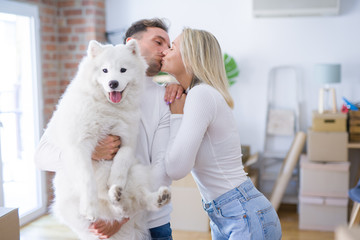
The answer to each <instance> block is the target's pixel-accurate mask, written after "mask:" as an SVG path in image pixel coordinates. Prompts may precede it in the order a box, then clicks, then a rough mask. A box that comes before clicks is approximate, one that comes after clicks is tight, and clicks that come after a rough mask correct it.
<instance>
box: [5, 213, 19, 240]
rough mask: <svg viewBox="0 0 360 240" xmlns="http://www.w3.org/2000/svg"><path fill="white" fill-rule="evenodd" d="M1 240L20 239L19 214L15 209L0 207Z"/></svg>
mask: <svg viewBox="0 0 360 240" xmlns="http://www.w3.org/2000/svg"><path fill="white" fill-rule="evenodd" d="M0 236H1V237H0V238H1V240H18V239H20V225H19V213H18V209H17V208H4V207H0Z"/></svg>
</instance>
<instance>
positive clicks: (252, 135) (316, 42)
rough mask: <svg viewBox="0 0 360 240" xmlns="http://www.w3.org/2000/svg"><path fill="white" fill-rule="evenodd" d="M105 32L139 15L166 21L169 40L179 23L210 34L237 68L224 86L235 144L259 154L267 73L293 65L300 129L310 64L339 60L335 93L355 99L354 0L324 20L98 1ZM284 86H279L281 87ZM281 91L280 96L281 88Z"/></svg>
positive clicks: (218, 4)
mask: <svg viewBox="0 0 360 240" xmlns="http://www.w3.org/2000/svg"><path fill="white" fill-rule="evenodd" d="M106 13H107V30H113V29H120V28H127V27H129V26H130V24H131V23H132V22H134V21H136V20H139V19H142V18H152V17H160V18H167V19H168V20H169V22H170V31H169V35H170V38H171V40H172V39H174V38H175V37H176V36H177V35H178V34H179V33H180V32H181V30H182V28H183V27H184V26H187V27H192V28H199V29H205V30H208V31H210V32H212V33H213V34H214V35H215V36H216V37H217V39H218V40H219V42H220V45H221V46H222V49H223V51H224V52H227V53H228V54H230V55H232V56H233V57H234V58H235V60H236V61H237V63H238V65H239V68H240V76H239V77H238V79H237V83H236V84H235V85H233V86H232V87H231V93H232V96H233V98H234V100H235V104H236V106H235V108H234V114H235V117H236V118H237V121H238V127H239V132H240V136H241V139H242V144H247V145H250V146H251V149H252V152H254V151H261V150H262V148H263V141H264V130H265V118H266V95H267V82H268V72H269V70H270V69H271V68H272V67H274V66H278V65H293V66H296V67H297V68H298V69H299V71H300V75H301V81H302V87H303V98H304V102H303V109H304V112H303V114H302V127H301V128H302V129H304V130H306V129H307V128H308V127H309V126H310V125H311V111H312V110H314V109H317V102H318V89H319V87H320V86H321V85H320V84H319V83H317V82H316V81H315V79H314V77H313V68H314V64H316V63H341V65H342V82H341V84H339V85H337V86H336V91H337V101H338V108H340V106H341V105H342V103H343V102H342V100H341V97H342V96H345V97H346V98H348V99H349V100H350V101H353V102H357V101H360V46H359V45H360V31H359V23H360V1H356V0H342V1H341V13H340V15H339V16H331V17H329V16H328V17H292V18H254V17H252V1H251V0H226V1H219V0H196V1H192V0H182V1H179V0H177V1H175V0H152V1H149V0H133V1H130V0H106ZM285 91H286V90H285ZM285 91H284V93H285Z"/></svg>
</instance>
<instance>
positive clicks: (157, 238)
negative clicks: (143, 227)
mask: <svg viewBox="0 0 360 240" xmlns="http://www.w3.org/2000/svg"><path fill="white" fill-rule="evenodd" d="M171 233H172V231H171V227H170V223H167V224H164V225H162V226H159V227H155V228H150V235H151V239H152V240H172V236H171Z"/></svg>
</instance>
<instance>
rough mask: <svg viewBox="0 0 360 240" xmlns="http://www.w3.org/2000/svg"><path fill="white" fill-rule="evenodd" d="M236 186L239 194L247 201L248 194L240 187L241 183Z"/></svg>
mask: <svg viewBox="0 0 360 240" xmlns="http://www.w3.org/2000/svg"><path fill="white" fill-rule="evenodd" d="M236 188H237V190H238V191H239V192H240V194H241V195H242V196H243V198H244V199H245V200H246V201H247V200H249V198H248V194H247V193H246V191H245V190H244V189H243V188H242V187H241V184H240V185H239V186H238V187H236Z"/></svg>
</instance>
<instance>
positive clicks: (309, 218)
mask: <svg viewBox="0 0 360 240" xmlns="http://www.w3.org/2000/svg"><path fill="white" fill-rule="evenodd" d="M299 202H300V205H299V229H302V230H320V231H334V230H335V228H336V227H337V226H339V225H345V224H347V211H348V208H347V204H348V198H326V197H305V196H300V197H299Z"/></svg>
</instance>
